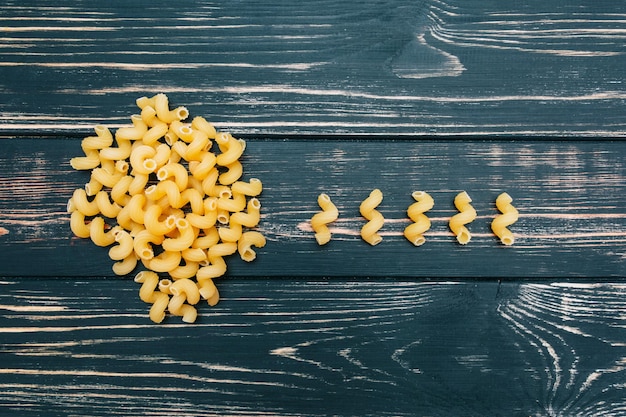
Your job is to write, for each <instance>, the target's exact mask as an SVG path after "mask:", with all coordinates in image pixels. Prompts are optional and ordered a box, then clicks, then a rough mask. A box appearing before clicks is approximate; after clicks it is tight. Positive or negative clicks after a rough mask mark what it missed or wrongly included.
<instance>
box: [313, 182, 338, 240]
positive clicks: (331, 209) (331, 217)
mask: <svg viewBox="0 0 626 417" xmlns="http://www.w3.org/2000/svg"><path fill="white" fill-rule="evenodd" d="M317 203H318V204H319V206H320V208H321V209H322V211H321V212H319V213H315V214H314V215H313V217H311V227H312V228H313V231H314V232H315V240H317V244H318V245H325V244H327V243H328V242H329V241H330V237H331V233H330V230H329V229H328V224H329V223H332V222H334V221H335V220H337V218H338V217H339V210H337V207H336V206H335V204H333V202H332V201H331V200H330V197H329V196H328V194H324V193H322V194H320V195H319V196H318V197H317Z"/></svg>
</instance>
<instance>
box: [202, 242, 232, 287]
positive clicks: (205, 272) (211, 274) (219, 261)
mask: <svg viewBox="0 0 626 417" xmlns="http://www.w3.org/2000/svg"><path fill="white" fill-rule="evenodd" d="M236 251H237V244H236V243H234V242H228V243H218V244H217V245H213V246H211V247H210V248H209V250H208V253H207V258H208V260H209V262H210V264H209V265H207V266H203V267H201V268H200V269H198V274H197V275H196V278H197V279H198V282H199V283H200V284H202V281H204V280H206V279H208V278H211V279H212V278H217V277H221V276H222V275H224V274H225V273H226V262H225V261H224V259H223V257H224V256H228V255H232V254H233V253H235V252H236ZM201 287H202V285H201Z"/></svg>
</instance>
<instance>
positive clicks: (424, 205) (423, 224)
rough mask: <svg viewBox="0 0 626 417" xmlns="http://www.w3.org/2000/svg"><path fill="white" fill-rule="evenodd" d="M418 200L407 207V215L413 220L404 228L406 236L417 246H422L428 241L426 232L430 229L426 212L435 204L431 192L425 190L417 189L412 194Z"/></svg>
mask: <svg viewBox="0 0 626 417" xmlns="http://www.w3.org/2000/svg"><path fill="white" fill-rule="evenodd" d="M411 196H412V197H413V199H414V200H415V201H416V202H415V203H413V204H411V205H410V206H409V208H408V209H407V215H408V216H409V218H410V219H411V220H412V221H413V223H412V224H410V225H408V226H407V227H406V228H405V229H404V236H405V237H406V238H407V239H408V240H409V242H411V243H412V244H413V245H415V246H421V245H423V244H424V243H425V242H426V238H424V233H425V232H426V231H427V230H428V229H430V219H429V218H428V217H427V216H426V215H425V214H424V213H425V212H427V211H428V210H430V209H432V208H433V206H434V205H435V202H434V200H433V198H432V197H431V196H430V194H428V193H426V192H424V191H415V192H413V193H412V194H411Z"/></svg>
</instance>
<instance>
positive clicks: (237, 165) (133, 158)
mask: <svg viewBox="0 0 626 417" xmlns="http://www.w3.org/2000/svg"><path fill="white" fill-rule="evenodd" d="M137 106H138V107H139V109H140V110H141V112H140V114H139V115H132V116H131V118H130V119H131V123H132V126H127V127H121V128H119V129H117V131H116V132H115V134H113V133H112V132H111V131H110V130H109V129H108V128H107V127H105V126H100V125H99V126H96V127H95V136H89V137H86V138H84V139H83V141H82V143H81V147H82V150H83V153H84V156H79V157H75V158H72V159H71V160H70V164H71V166H72V167H73V168H74V169H77V170H91V176H90V179H89V181H88V182H87V184H86V185H85V188H84V189H82V188H81V189H77V190H75V191H74V193H73V195H72V197H71V198H70V199H69V201H68V204H67V211H68V212H69V213H71V216H70V228H71V230H72V231H73V233H74V234H75V235H76V236H78V237H81V238H90V239H91V240H92V241H93V243H94V244H96V245H98V246H110V249H109V252H108V253H109V257H110V258H111V260H112V261H114V263H113V267H112V269H113V272H114V273H115V274H117V275H127V274H130V273H131V272H132V271H133V270H135V268H136V267H137V265H138V264H142V265H143V267H144V268H145V269H146V270H144V271H141V272H139V273H138V274H137V275H136V276H135V281H136V282H138V283H140V284H141V288H140V290H139V297H140V299H141V300H143V301H144V302H146V303H149V304H151V307H150V313H149V317H150V319H151V320H152V321H154V322H155V323H160V322H161V321H163V320H164V318H165V316H166V313H167V312H169V313H171V314H172V315H174V316H180V317H182V320H183V321H184V322H188V323H192V322H194V321H195V320H196V317H197V309H196V305H197V304H198V303H199V302H200V300H201V299H204V300H206V302H207V303H208V304H209V305H211V306H213V305H215V304H217V302H218V301H219V292H218V290H217V287H216V286H215V283H214V282H213V280H214V279H216V278H219V277H221V276H223V275H224V274H225V273H226V269H227V266H226V261H225V260H224V258H225V257H226V256H229V255H232V254H234V253H238V254H239V256H240V257H241V258H242V259H243V260H244V261H247V262H250V261H252V260H254V259H255V258H256V252H255V250H254V248H261V247H263V246H265V243H266V242H265V237H264V236H263V235H262V234H261V233H260V232H258V231H255V230H250V229H254V228H255V227H256V226H257V225H258V224H259V222H260V217H261V216H260V209H261V203H260V201H259V199H258V198H257V197H258V196H259V195H260V194H261V191H262V189H263V186H262V184H261V181H260V180H259V179H256V178H251V179H250V180H249V181H244V180H243V179H242V176H243V165H242V164H241V161H240V158H241V156H242V154H243V152H244V150H245V148H246V146H245V142H244V141H243V140H240V139H235V138H234V137H233V136H232V135H231V134H229V133H227V132H218V131H217V130H216V129H215V128H214V127H213V125H212V124H211V123H209V122H208V121H207V120H206V119H204V118H202V117H195V118H194V119H193V120H192V121H191V123H186V122H184V120H185V119H187V117H189V112H188V111H187V109H186V108H185V107H177V108H175V109H170V106H169V101H168V98H167V96H166V95H165V94H157V95H155V96H153V97H150V98H148V97H141V98H139V99H138V100H137ZM159 274H163V275H166V278H159Z"/></svg>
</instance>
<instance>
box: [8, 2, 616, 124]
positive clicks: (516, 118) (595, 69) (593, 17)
mask: <svg viewBox="0 0 626 417" xmlns="http://www.w3.org/2000/svg"><path fill="white" fill-rule="evenodd" d="M0 30H1V32H0V38H2V39H1V40H2V44H1V51H2V55H3V59H2V62H0V132H5V133H7V132H23V131H27V132H29V131H40V130H41V131H53V132H56V131H60V130H61V131H73V130H75V129H77V128H78V129H81V128H84V126H86V125H92V124H93V123H94V121H96V120H97V121H104V122H106V123H111V124H120V123H125V120H126V116H127V115H128V114H129V113H128V110H129V109H130V108H131V106H130V104H131V103H133V101H134V99H135V98H137V97H138V96H141V95H148V94H154V93H157V92H165V93H168V94H169V95H170V96H171V98H172V99H173V101H174V102H175V104H177V105H179V104H191V105H194V106H195V107H196V108H198V110H199V113H201V114H205V115H207V116H209V117H210V118H211V120H213V121H215V122H216V123H217V124H218V125H219V126H220V127H223V128H225V129H229V130H232V131H235V132H237V133H280V134H285V133H298V134H301V133H312V134H320V133H322V134H323V133H326V132H334V133H337V132H342V133H355V132H357V133H364V134H375V133H378V134H383V135H385V134H387V133H395V134H409V135H414V134H432V135H439V134H458V135H464V134H490V135H500V134H501V135H509V134H514V135H524V136H528V135H535V136H537V135H539V136H541V135H551V136H563V135H585V136H602V135H610V136H623V134H624V131H626V116H625V115H624V112H623V111H619V109H621V107H622V106H623V101H624V98H625V97H626V91H625V89H624V88H625V87H624V84H623V83H622V80H623V71H622V68H623V67H624V66H625V64H626V61H625V59H626V53H625V52H626V46H625V45H626V43H624V42H623V40H624V36H625V35H624V34H625V33H626V14H624V11H623V10H622V7H621V4H620V3H619V2H609V1H602V2H594V3H593V4H588V3H587V2H584V1H581V0H577V1H575V2H574V3H571V2H567V3H563V2H556V1H548V2H537V1H533V2H532V3H517V2H513V1H507V2H503V3H501V2H487V3H485V2H482V1H461V0H447V1H435V0H427V1H421V2H415V1H409V0H387V1H382V2H381V1H375V0H364V1H359V2H358V3H356V2H345V1H337V0H325V1H322V2H319V1H315V2H310V1H305V2H298V3H293V4H288V3H285V2H284V1H276V0H269V1H263V2H255V1H250V0H247V1H236V2H224V1H221V2H217V3H214V4H211V5H207V4H205V3H204V2H197V1H195V2H194V1H192V2H188V3H186V4H185V6H184V7H181V5H178V4H175V5H173V4H170V3H167V2H162V1H156V2H145V1H143V2H139V3H134V4H132V5H129V4H127V3H124V2H120V1H119V0H118V1H113V2H109V3H106V4H99V3H98V4H96V3H92V2H80V3H77V4H75V5H72V6H68V7H63V8H52V7H45V6H44V7H42V6H41V5H40V4H37V3H35V2H20V3H11V4H8V5H7V6H6V7H3V8H2V10H0ZM42 97H45V104H44V103H42Z"/></svg>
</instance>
